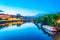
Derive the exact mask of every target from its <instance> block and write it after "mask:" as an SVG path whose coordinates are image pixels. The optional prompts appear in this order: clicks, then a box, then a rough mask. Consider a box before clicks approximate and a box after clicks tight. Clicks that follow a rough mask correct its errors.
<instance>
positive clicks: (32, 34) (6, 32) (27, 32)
mask: <svg viewBox="0 0 60 40" xmlns="http://www.w3.org/2000/svg"><path fill="white" fill-rule="evenodd" d="M0 40H52V38H51V37H49V36H48V35H47V34H44V32H43V31H42V30H41V29H40V30H39V29H38V28H37V27H36V26H35V25H34V24H33V23H25V24H23V25H21V26H20V27H17V26H16V25H14V26H11V27H9V28H4V29H1V30H0Z"/></svg>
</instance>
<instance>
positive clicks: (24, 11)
mask: <svg viewBox="0 0 60 40" xmlns="http://www.w3.org/2000/svg"><path fill="white" fill-rule="evenodd" d="M0 10H3V11H4V13H6V14H14V15H16V14H18V13H19V14H21V15H23V16H34V15H37V14H39V13H43V12H42V11H38V10H29V9H25V8H18V7H9V6H4V5H0Z"/></svg>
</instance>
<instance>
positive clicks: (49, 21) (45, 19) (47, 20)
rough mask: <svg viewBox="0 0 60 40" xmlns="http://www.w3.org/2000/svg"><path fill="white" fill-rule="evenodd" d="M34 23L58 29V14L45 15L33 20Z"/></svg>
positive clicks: (59, 16) (59, 15) (59, 21)
mask: <svg viewBox="0 0 60 40" xmlns="http://www.w3.org/2000/svg"><path fill="white" fill-rule="evenodd" d="M34 21H35V22H37V23H41V24H42V25H49V26H53V27H60V12H59V13H56V14H45V15H43V16H39V17H38V18H35V19H34Z"/></svg>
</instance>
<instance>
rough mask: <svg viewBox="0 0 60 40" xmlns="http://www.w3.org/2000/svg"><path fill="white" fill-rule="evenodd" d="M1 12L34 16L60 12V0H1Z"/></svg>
mask: <svg viewBox="0 0 60 40" xmlns="http://www.w3.org/2000/svg"><path fill="white" fill-rule="evenodd" d="M0 10H3V11H5V12H6V13H9V14H17V13H20V14H21V15H24V16H26V15H30V16H33V15H37V14H39V13H48V12H57V11H60V0H0Z"/></svg>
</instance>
